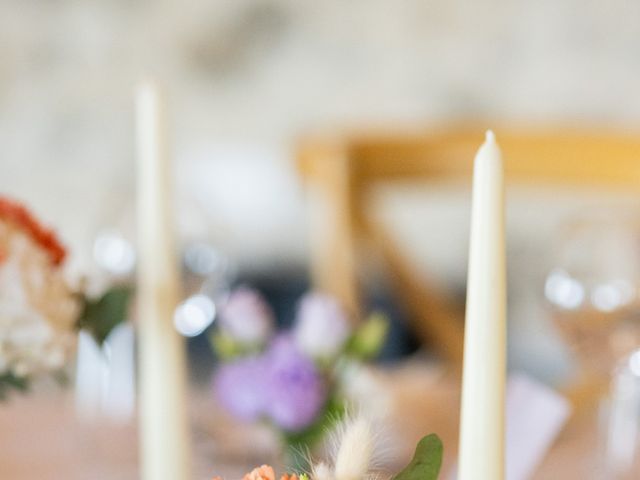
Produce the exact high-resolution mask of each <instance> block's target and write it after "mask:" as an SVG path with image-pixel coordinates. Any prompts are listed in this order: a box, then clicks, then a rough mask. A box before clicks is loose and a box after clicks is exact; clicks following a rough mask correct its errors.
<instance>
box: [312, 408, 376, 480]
mask: <svg viewBox="0 0 640 480" xmlns="http://www.w3.org/2000/svg"><path fill="white" fill-rule="evenodd" d="M380 438H381V437H380V435H378V432H377V429H376V428H375V427H374V423H373V422H372V421H371V419H369V418H368V417H367V416H366V415H364V414H362V413H359V414H356V415H348V416H347V417H346V418H345V419H344V421H342V422H341V423H340V425H339V426H338V428H337V429H336V432H335V433H334V436H333V442H332V443H333V459H334V466H333V477H334V478H333V479H332V480H369V479H370V478H371V476H372V475H371V472H372V470H374V469H375V468H376V467H377V465H378V462H379V460H380V458H379V454H380V446H381V445H380ZM314 480H317V479H314Z"/></svg>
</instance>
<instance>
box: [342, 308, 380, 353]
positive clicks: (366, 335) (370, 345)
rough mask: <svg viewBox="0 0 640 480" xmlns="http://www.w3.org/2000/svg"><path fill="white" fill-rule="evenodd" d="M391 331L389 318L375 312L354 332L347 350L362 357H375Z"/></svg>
mask: <svg viewBox="0 0 640 480" xmlns="http://www.w3.org/2000/svg"><path fill="white" fill-rule="evenodd" d="M388 331H389V320H388V319H387V317H386V316H385V315H384V314H382V313H380V312H374V313H372V314H371V315H370V316H369V318H367V320H366V321H365V322H364V323H363V324H362V326H361V327H360V328H358V330H356V332H355V333H354V335H353V337H351V340H350V342H349V345H348V346H347V352H348V353H349V354H351V355H353V356H355V357H358V358H361V359H369V358H373V357H375V356H376V355H377V354H378V352H379V351H380V349H381V348H382V345H383V344H384V341H385V339H386V338H387V332H388Z"/></svg>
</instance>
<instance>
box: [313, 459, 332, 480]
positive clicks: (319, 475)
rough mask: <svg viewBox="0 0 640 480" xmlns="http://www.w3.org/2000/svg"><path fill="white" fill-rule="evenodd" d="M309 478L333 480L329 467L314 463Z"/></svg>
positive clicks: (321, 463) (324, 464)
mask: <svg viewBox="0 0 640 480" xmlns="http://www.w3.org/2000/svg"><path fill="white" fill-rule="evenodd" d="M311 478H312V479H313V480H335V478H334V476H333V472H332V471H331V467H329V465H327V464H326V463H324V462H319V463H316V464H315V465H313V466H312V467H311Z"/></svg>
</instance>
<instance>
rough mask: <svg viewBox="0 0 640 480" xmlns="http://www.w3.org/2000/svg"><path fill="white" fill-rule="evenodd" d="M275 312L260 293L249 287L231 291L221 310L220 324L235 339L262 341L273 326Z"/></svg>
mask: <svg viewBox="0 0 640 480" xmlns="http://www.w3.org/2000/svg"><path fill="white" fill-rule="evenodd" d="M273 323H274V321H273V312H272V310H271V308H270V307H269V305H268V304H267V303H266V302H265V300H264V298H263V297H262V295H260V293H259V292H258V291H256V290H254V289H251V288H248V287H240V288H237V289H236V290H234V291H233V292H231V294H230V295H229V297H228V298H227V300H226V302H225V303H224V304H223V305H222V309H221V311H220V326H221V328H222V329H223V330H224V331H225V332H226V333H228V334H229V335H230V336H231V337H232V338H233V339H234V340H236V341H238V342H240V343H245V344H256V343H262V342H264V341H266V340H267V338H268V337H269V335H270V334H271V330H272V328H273Z"/></svg>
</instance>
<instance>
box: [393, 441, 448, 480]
mask: <svg viewBox="0 0 640 480" xmlns="http://www.w3.org/2000/svg"><path fill="white" fill-rule="evenodd" d="M442 451H443V447H442V441H441V440H440V438H438V436H437V435H435V434H431V435H427V436H426V437H424V438H422V440H420V441H419V442H418V446H417V447H416V453H415V454H414V455H413V460H411V462H409V465H407V466H406V467H405V468H404V470H402V471H401V472H400V473H399V474H397V475H396V476H395V477H393V479H392V480H437V478H438V473H440V467H441V466H442Z"/></svg>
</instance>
